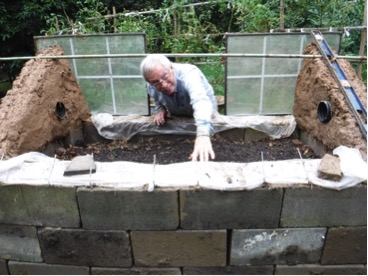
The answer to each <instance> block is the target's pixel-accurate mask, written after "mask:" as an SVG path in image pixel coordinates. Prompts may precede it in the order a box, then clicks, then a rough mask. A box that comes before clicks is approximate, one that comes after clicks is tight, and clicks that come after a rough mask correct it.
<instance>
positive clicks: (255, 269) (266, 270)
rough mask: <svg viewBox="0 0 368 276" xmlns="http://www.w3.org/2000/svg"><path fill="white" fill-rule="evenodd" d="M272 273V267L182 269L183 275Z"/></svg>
mask: <svg viewBox="0 0 368 276" xmlns="http://www.w3.org/2000/svg"><path fill="white" fill-rule="evenodd" d="M273 271H274V267H273V265H264V266H226V267H218V266H217V267H183V275H272V274H273Z"/></svg>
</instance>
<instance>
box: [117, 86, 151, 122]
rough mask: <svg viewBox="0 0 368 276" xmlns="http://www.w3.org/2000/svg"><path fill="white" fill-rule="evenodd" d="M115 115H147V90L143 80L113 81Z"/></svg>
mask: <svg viewBox="0 0 368 276" xmlns="http://www.w3.org/2000/svg"><path fill="white" fill-rule="evenodd" d="M114 90H115V101H116V113H117V114H120V115H128V114H144V115H148V114H147V104H148V99H147V97H148V96H147V89H146V83H145V82H144V81H143V79H115V80H114Z"/></svg>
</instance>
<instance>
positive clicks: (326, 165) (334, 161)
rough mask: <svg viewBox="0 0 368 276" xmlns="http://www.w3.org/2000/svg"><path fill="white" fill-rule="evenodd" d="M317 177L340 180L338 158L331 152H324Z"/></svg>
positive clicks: (340, 173)
mask: <svg viewBox="0 0 368 276" xmlns="http://www.w3.org/2000/svg"><path fill="white" fill-rule="evenodd" d="M318 177H319V178H323V179H328V180H332V181H340V180H341V177H342V172H341V168H340V158H339V157H338V156H333V155H331V154H325V155H324V156H323V158H322V160H321V163H320V165H319V168H318Z"/></svg>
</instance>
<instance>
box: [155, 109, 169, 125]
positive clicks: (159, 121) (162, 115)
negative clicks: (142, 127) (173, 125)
mask: <svg viewBox="0 0 368 276" xmlns="http://www.w3.org/2000/svg"><path fill="white" fill-rule="evenodd" d="M167 117H169V113H168V112H167V111H166V110H160V111H159V112H158V113H157V114H156V116H155V118H154V119H153V122H154V123H155V124H156V125H163V124H165V123H166V118H167Z"/></svg>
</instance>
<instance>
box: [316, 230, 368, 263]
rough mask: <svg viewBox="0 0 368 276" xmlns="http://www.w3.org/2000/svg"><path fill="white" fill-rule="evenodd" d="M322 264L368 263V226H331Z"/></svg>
mask: <svg viewBox="0 0 368 276" xmlns="http://www.w3.org/2000/svg"><path fill="white" fill-rule="evenodd" d="M321 263H322V264H367V227H338V228H330V229H329V230H328V233H327V239H326V243H325V247H324V249H323V254H322V260H321Z"/></svg>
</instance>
